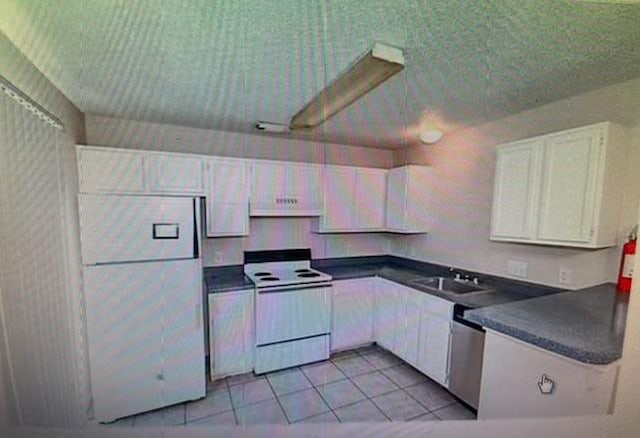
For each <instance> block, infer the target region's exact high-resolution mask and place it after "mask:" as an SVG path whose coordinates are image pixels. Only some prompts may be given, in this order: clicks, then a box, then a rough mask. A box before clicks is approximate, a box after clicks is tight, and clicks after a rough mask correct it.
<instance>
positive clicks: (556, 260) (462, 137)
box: [391, 79, 640, 288]
mask: <svg viewBox="0 0 640 438" xmlns="http://www.w3.org/2000/svg"><path fill="white" fill-rule="evenodd" d="M605 120H610V121H613V122H618V123H621V124H623V125H626V126H628V127H634V131H633V135H632V137H633V140H632V145H631V147H630V153H629V159H628V160H627V163H628V166H629V167H628V169H627V172H626V180H627V182H626V183H625V184H623V185H622V186H621V187H620V190H622V191H624V198H625V200H624V204H625V206H626V208H625V211H623V212H622V216H621V221H620V235H621V240H623V239H624V237H625V235H626V234H627V233H628V231H629V229H630V228H631V226H632V225H633V224H634V223H635V220H636V217H635V214H636V211H637V210H636V208H637V207H638V202H640V174H639V173H638V172H637V169H635V168H634V167H633V166H637V163H639V162H640V79H636V80H633V81H628V82H624V83H620V84H617V85H614V86H610V87H606V88H602V89H599V90H596V91H593V92H589V93H586V94H583V95H579V96H575V97H572V98H569V99H563V100H560V101H557V102H554V103H551V104H548V105H544V106H542V107H539V108H536V109H533V110H530V111H526V112H523V113H520V114H515V115H512V116H509V117H506V118H504V119H501V120H498V121H495V122H491V123H487V124H484V125H481V126H478V127H473V128H469V129H465V130H462V131H458V132H457V133H456V134H450V135H445V137H444V138H443V140H442V141H440V142H439V143H438V144H436V145H431V146H420V147H413V148H410V149H407V150H404V151H399V152H398V153H397V154H396V163H397V164H404V163H412V164H427V165H430V166H431V167H432V168H433V174H434V178H433V181H432V182H431V184H430V187H429V190H430V191H431V195H430V196H431V197H432V199H433V201H432V202H431V203H430V205H425V206H424V209H425V214H427V215H429V217H430V219H431V226H430V232H429V234H427V235H421V236H406V237H397V238H393V239H392V242H391V252H392V253H393V254H395V255H400V256H407V257H411V258H415V259H420V260H425V261H430V262H434V263H441V264H445V265H450V266H454V267H458V268H463V269H469V270H476V271H481V272H486V273H492V274H496V275H501V276H508V275H507V271H506V266H507V260H519V261H525V262H528V263H529V274H528V280H529V281H533V282H537V283H542V284H547V285H556V286H560V284H559V283H558V274H559V272H558V271H559V268H560V267H566V268H569V269H571V270H572V272H573V284H572V285H571V286H570V287H572V288H578V287H584V286H589V285H594V284H599V283H602V282H605V281H615V279H616V276H617V267H618V262H619V257H620V249H619V248H611V249H604V250H597V251H593V250H576V249H567V248H554V247H546V246H535V245H523V244H512V243H497V242H490V241H489V228H490V217H491V199H492V191H493V173H494V168H495V156H496V154H495V147H496V145H498V144H501V143H505V142H508V141H512V140H516V139H521V138H527V137H531V136H534V135H539V134H545V133H549V132H554V131H560V130H563V129H569V128H574V127H578V126H583V125H588V124H591V123H596V122H601V121H605ZM624 240H626V239H624ZM563 287H566V286H563Z"/></svg>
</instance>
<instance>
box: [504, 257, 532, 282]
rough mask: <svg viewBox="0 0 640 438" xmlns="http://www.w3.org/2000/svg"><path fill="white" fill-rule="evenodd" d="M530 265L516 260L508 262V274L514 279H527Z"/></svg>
mask: <svg viewBox="0 0 640 438" xmlns="http://www.w3.org/2000/svg"><path fill="white" fill-rule="evenodd" d="M528 269H529V263H527V262H519V261H516V260H509V261H507V272H508V273H509V275H513V276H514V277H521V278H527V271H528Z"/></svg>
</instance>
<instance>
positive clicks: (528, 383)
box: [478, 331, 618, 419]
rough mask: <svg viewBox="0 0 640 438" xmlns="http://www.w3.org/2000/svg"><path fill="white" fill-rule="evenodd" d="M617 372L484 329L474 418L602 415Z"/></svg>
mask: <svg viewBox="0 0 640 438" xmlns="http://www.w3.org/2000/svg"><path fill="white" fill-rule="evenodd" d="M617 369H618V367H617V365H615V364H613V365H609V366H595V365H587V364H580V363H578V362H575V361H571V360H568V359H564V358H562V357H559V356H557V355H554V354H551V353H549V352H546V351H544V350H540V349H538V348H535V347H533V346H528V345H526V344H524V343H522V342H520V341H517V340H514V339H512V338H509V337H506V336H503V335H499V334H496V333H494V332H491V331H488V332H487V335H486V338H485V349H484V358H483V370H482V382H481V390H480V403H479V406H478V418H479V419H493V418H526V417H544V416H550V417H551V416H571V415H596V414H606V413H607V412H608V410H609V405H610V402H611V396H612V392H613V384H614V381H615V378H616V375H617ZM545 376H546V379H548V380H546V379H545Z"/></svg>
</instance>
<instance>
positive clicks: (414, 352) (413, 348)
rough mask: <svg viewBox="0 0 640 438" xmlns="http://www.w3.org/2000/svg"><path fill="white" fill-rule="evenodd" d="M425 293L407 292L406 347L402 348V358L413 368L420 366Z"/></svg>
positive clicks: (404, 338) (404, 337)
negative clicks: (421, 327)
mask: <svg viewBox="0 0 640 438" xmlns="http://www.w3.org/2000/svg"><path fill="white" fill-rule="evenodd" d="M423 295H424V293H422V292H418V291H409V292H407V300H406V306H405V320H406V328H405V331H404V336H403V340H404V346H403V347H401V350H400V351H401V352H402V353H404V356H401V357H402V359H404V360H405V361H406V362H409V363H410V364H411V365H413V366H417V365H418V356H419V350H420V324H421V322H422V321H421V320H422V317H421V315H422V313H423V312H422V310H423V308H424V300H423V299H422V296H423Z"/></svg>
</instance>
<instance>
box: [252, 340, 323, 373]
mask: <svg viewBox="0 0 640 438" xmlns="http://www.w3.org/2000/svg"><path fill="white" fill-rule="evenodd" d="M328 358H329V335H324V336H316V337H314V338H308V339H302V340H299V341H291V342H283V343H281V344H273V345H267V346H264V347H258V348H256V366H255V372H256V374H262V373H268V372H269V371H274V370H280V369H284V368H289V367H292V366H296V365H302V364H305V363H311V362H317V361H319V360H325V359H328Z"/></svg>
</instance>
